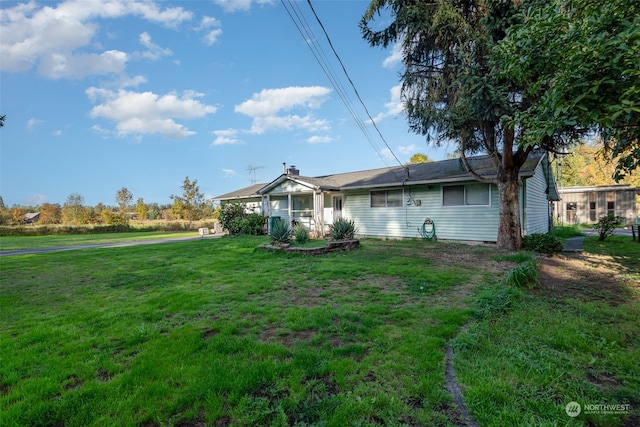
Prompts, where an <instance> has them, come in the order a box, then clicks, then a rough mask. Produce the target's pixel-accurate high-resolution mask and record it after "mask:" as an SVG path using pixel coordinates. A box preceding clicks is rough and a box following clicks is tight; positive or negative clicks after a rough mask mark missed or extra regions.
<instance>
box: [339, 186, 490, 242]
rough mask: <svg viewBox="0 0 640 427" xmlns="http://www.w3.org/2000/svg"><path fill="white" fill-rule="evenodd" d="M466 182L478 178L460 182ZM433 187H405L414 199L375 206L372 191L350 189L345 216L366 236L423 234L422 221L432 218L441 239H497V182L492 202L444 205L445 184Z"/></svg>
mask: <svg viewBox="0 0 640 427" xmlns="http://www.w3.org/2000/svg"><path fill="white" fill-rule="evenodd" d="M466 183H475V181H469V182H465V183H459V184H466ZM430 187H431V188H429V187H427V186H426V185H417V186H411V187H405V188H404V190H403V191H404V200H406V199H407V197H409V199H410V201H411V203H410V204H408V205H407V204H405V205H404V206H402V207H387V208H371V207H370V195H369V194H370V193H369V191H366V190H362V191H353V192H347V193H346V194H345V203H344V208H343V216H344V217H346V218H348V219H351V220H353V221H354V223H355V225H356V227H357V228H358V234H359V235H362V236H374V237H403V238H416V237H421V229H422V225H423V224H424V221H425V219H426V218H430V219H431V220H432V221H433V222H434V224H435V227H436V235H437V236H438V238H439V239H449V240H476V241H493V242H494V241H496V237H497V231H496V230H497V226H498V192H497V189H496V188H495V186H491V195H490V205H489V206H442V185H434V186H430ZM390 189H391V188H390ZM418 200H419V201H420V202H419V206H418V203H417V202H416V201H418Z"/></svg>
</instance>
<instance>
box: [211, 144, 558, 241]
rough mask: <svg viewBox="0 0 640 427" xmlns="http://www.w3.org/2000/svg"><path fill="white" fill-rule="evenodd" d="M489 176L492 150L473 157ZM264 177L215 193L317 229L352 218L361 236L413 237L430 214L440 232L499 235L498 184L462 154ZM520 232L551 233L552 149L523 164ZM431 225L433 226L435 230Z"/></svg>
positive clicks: (464, 236)
mask: <svg viewBox="0 0 640 427" xmlns="http://www.w3.org/2000/svg"><path fill="white" fill-rule="evenodd" d="M469 161H470V164H471V166H472V168H473V169H474V170H475V171H476V172H478V173H480V174H481V175H483V176H486V177H495V175H496V172H495V168H494V167H493V164H492V162H491V159H489V158H488V157H487V156H481V157H473V158H470V159H469ZM283 169H284V171H283V173H282V175H280V176H278V177H277V178H276V179H274V180H273V181H271V182H269V183H266V184H256V185H252V186H250V187H246V188H243V189H240V190H237V191H234V192H231V193H228V194H224V195H221V196H218V197H215V198H214V200H217V201H219V202H220V203H221V204H222V205H224V204H225V203H232V202H241V203H244V204H246V206H248V208H249V209H251V210H252V211H254V212H258V213H262V214H264V215H265V216H267V217H280V218H282V219H283V220H286V221H296V222H297V223H299V224H301V225H302V226H304V227H305V228H307V229H308V230H309V231H310V232H313V233H316V235H324V234H326V233H328V230H329V226H330V225H331V224H332V223H333V222H334V221H335V220H336V219H338V218H346V219H349V220H353V221H354V223H355V226H356V228H357V229H358V235H359V236H371V237H390V238H415V237H420V236H422V230H423V224H425V222H427V221H431V223H433V225H435V229H436V235H437V237H438V238H439V239H450V240H469V241H482V242H495V241H496V240H497V234H498V221H499V203H498V191H497V187H496V186H495V185H493V184H485V183H481V182H478V181H476V180H475V179H474V178H473V177H472V176H471V174H469V173H468V172H467V171H466V169H465V167H464V165H463V164H462V161H461V160H460V159H449V160H442V161H437V162H429V163H420V164H409V165H405V166H397V167H387V168H382V169H373V170H365V171H358V172H347V173H339V174H334V175H325V176H316V177H309V176H304V175H300V172H299V170H298V169H296V168H295V166H291V167H289V168H286V166H285V167H284V168H283ZM519 196H520V207H521V220H522V232H523V234H524V235H526V234H531V233H546V232H547V231H549V229H550V227H551V226H552V218H553V214H552V211H551V209H552V205H551V203H550V201H553V200H558V199H559V197H558V193H557V188H556V185H555V180H554V178H553V174H552V171H551V168H550V167H549V161H548V156H547V155H546V154H545V153H532V154H530V155H529V158H528V160H527V161H526V163H525V164H524V165H523V167H522V168H521V170H520V195H519ZM430 227H431V225H429V226H428V227H427V228H428V229H429V230H430Z"/></svg>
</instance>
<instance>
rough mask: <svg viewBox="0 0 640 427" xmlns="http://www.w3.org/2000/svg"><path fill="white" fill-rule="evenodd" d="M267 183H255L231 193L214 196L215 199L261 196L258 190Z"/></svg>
mask: <svg viewBox="0 0 640 427" xmlns="http://www.w3.org/2000/svg"><path fill="white" fill-rule="evenodd" d="M265 185H267V184H266V183H262V184H254V185H251V186H249V187H245V188H241V189H240V190H236V191H232V192H231V193H227V194H222V195H221V196H218V197H214V198H213V199H214V200H235V199H248V198H253V197H260V195H259V194H258V190H259V189H261V188H262V187H264V186H265Z"/></svg>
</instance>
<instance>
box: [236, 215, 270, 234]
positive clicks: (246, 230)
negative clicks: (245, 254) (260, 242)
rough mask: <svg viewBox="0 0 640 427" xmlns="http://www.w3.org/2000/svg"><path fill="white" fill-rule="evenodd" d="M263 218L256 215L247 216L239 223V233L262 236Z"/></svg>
mask: <svg viewBox="0 0 640 427" xmlns="http://www.w3.org/2000/svg"><path fill="white" fill-rule="evenodd" d="M264 220H265V218H264V216H262V215H260V214H257V213H250V214H247V215H246V216H245V217H244V218H243V219H242V223H241V228H240V233H241V234H250V235H252V236H260V235H262V234H264Z"/></svg>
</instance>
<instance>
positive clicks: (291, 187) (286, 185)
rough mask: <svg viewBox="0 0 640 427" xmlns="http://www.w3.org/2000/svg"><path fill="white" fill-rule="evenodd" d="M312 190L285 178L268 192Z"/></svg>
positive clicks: (282, 192) (285, 192)
mask: <svg viewBox="0 0 640 427" xmlns="http://www.w3.org/2000/svg"><path fill="white" fill-rule="evenodd" d="M311 192H313V190H312V189H311V188H309V187H307V186H304V185H302V184H298V183H297V182H293V181H289V180H286V181H284V182H283V183H282V184H280V185H278V186H277V187H275V188H274V189H272V190H271V191H269V194H272V195H273V194H289V193H311Z"/></svg>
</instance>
